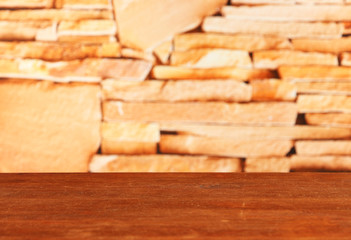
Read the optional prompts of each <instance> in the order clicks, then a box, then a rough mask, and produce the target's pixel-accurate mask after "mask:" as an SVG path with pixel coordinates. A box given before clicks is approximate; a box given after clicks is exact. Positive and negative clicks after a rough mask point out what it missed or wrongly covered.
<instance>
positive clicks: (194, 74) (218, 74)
mask: <svg viewBox="0 0 351 240" xmlns="http://www.w3.org/2000/svg"><path fill="white" fill-rule="evenodd" d="M152 75H153V77H154V78H156V79H166V80H167V79H234V80H238V81H247V80H253V79H266V78H274V77H275V73H274V72H273V71H270V70H265V69H244V68H236V67H222V68H206V69H204V68H188V67H178V66H163V65H158V66H155V67H154V68H153V70H152Z"/></svg>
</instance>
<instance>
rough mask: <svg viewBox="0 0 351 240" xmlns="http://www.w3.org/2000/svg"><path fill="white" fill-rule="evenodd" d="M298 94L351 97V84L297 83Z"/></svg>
mask: <svg viewBox="0 0 351 240" xmlns="http://www.w3.org/2000/svg"><path fill="white" fill-rule="evenodd" d="M294 84H295V86H296V87H297V92H298V93H308V94H340V95H351V82H298V81H297V82H296V83H294Z"/></svg>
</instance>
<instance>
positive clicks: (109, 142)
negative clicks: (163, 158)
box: [101, 122, 160, 154]
mask: <svg viewBox="0 0 351 240" xmlns="http://www.w3.org/2000/svg"><path fill="white" fill-rule="evenodd" d="M101 132H102V133H101V135H102V140H101V152H102V153H103V154H156V153H157V143H158V142H159V141H160V128H159V126H158V124H156V123H140V122H114V123H108V122H103V123H102V126H101Z"/></svg>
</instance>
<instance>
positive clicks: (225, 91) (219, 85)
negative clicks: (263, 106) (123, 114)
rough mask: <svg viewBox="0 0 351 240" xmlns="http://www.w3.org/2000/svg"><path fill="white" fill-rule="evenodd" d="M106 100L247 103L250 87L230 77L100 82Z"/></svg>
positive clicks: (249, 97)
mask: <svg viewBox="0 0 351 240" xmlns="http://www.w3.org/2000/svg"><path fill="white" fill-rule="evenodd" d="M102 88H103V95H104V98H105V99H108V100H123V101H129V102H155V101H159V102H160V101H161V102H184V101H230V102H248V101H250V99H251V91H252V90H251V86H250V85H248V84H245V83H241V82H237V81H232V80H203V81H196V80H184V81H158V80H152V81H143V82H130V81H115V80H105V81H103V82H102Z"/></svg>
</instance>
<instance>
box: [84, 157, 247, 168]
mask: <svg viewBox="0 0 351 240" xmlns="http://www.w3.org/2000/svg"><path fill="white" fill-rule="evenodd" d="M90 171H91V172H241V160H240V159H238V158H220V157H208V156H184V155H164V154H162V155H161V154H157V155H138V156H126V155H96V156H94V157H93V159H92V161H91V163H90Z"/></svg>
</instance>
